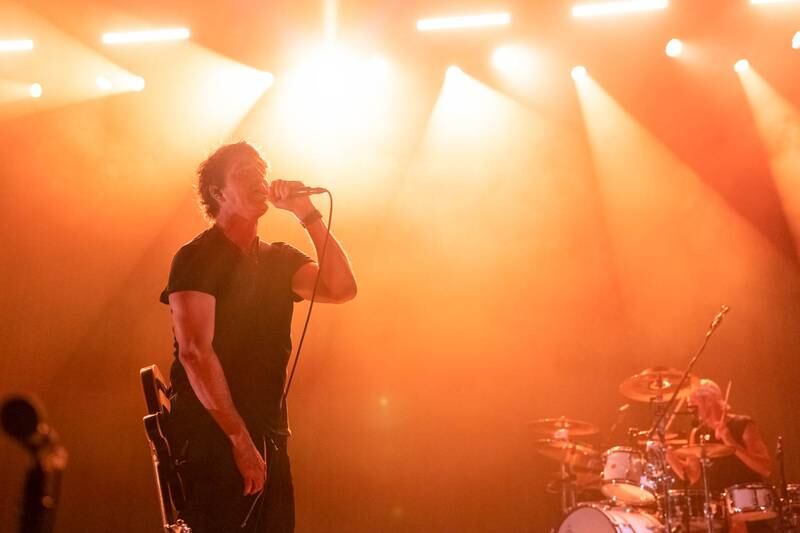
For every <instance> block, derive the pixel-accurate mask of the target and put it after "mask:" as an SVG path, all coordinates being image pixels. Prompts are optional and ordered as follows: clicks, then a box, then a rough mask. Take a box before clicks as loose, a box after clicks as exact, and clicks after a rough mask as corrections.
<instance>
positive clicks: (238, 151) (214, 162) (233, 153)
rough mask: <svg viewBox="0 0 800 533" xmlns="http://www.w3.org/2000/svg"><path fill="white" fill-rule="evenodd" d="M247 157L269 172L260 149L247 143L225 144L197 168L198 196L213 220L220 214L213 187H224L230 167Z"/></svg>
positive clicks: (208, 215) (206, 212) (267, 164)
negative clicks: (261, 164) (262, 165)
mask: <svg viewBox="0 0 800 533" xmlns="http://www.w3.org/2000/svg"><path fill="white" fill-rule="evenodd" d="M246 157H255V158H256V159H257V160H258V161H260V162H261V163H263V164H264V167H265V168H266V169H267V170H269V163H268V162H267V161H266V160H265V159H264V158H263V157H262V156H261V153H260V152H259V151H258V149H257V148H256V147H255V146H253V145H252V144H250V143H248V142H247V141H239V142H235V143H231V144H223V145H222V146H220V147H219V148H217V149H216V150H215V151H214V153H212V154H211V155H210V156H208V157H207V158H206V160H205V161H203V162H202V163H200V166H199V167H197V194H198V196H199V197H200V205H201V206H202V208H203V210H204V211H205V214H206V216H207V217H208V218H210V219H212V220H213V219H215V218H217V215H218V214H219V203H218V202H217V199H216V198H214V195H212V194H211V187H212V186H216V187H223V186H224V185H225V175H226V174H227V171H228V167H229V165H230V164H231V163H232V162H233V161H235V160H237V159H240V158H246Z"/></svg>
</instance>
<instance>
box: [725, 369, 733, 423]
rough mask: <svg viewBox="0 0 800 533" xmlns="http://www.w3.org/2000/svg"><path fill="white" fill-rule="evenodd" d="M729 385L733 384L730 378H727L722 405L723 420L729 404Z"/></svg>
mask: <svg viewBox="0 0 800 533" xmlns="http://www.w3.org/2000/svg"><path fill="white" fill-rule="evenodd" d="M731 385H733V381H732V380H730V379H729V380H728V387H727V388H726V389H725V405H724V406H723V407H722V419H723V420H725V416H726V415H727V414H728V409H729V408H730V405H729V404H728V398H730V397H731Z"/></svg>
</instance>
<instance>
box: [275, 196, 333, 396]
mask: <svg viewBox="0 0 800 533" xmlns="http://www.w3.org/2000/svg"><path fill="white" fill-rule="evenodd" d="M325 194H327V195H328V199H329V203H328V206H329V207H328V231H327V232H326V233H325V240H324V241H323V242H322V253H321V254H320V256H319V268H318V270H317V276H316V279H315V280H314V289H313V290H312V291H311V300H310V303H309V304H308V312H307V313H306V320H305V322H304V323H303V332H302V333H301V334H300V340H299V341H298V343H297V351H296V352H295V355H294V363H293V364H292V370H291V371H290V372H289V378H288V379H287V380H286V387H285V388H284V389H283V396H282V397H281V411H283V409H284V407H285V406H286V397H287V396H289V389H290V388H291V386H292V380H293V379H294V373H295V371H296V370H297V363H298V362H299V361H300V351H301V350H302V349H303V341H304V340H305V338H306V332H307V331H308V323H309V321H310V320H311V311H312V310H313V309H314V301H315V300H316V297H317V289H318V288H319V276H320V274H322V265H323V264H324V262H325V253H326V252H327V251H328V239H329V238H330V236H331V220H332V219H333V195H332V194H331V191H329V190H328V189H325Z"/></svg>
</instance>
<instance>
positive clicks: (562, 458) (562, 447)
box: [533, 439, 601, 471]
mask: <svg viewBox="0 0 800 533" xmlns="http://www.w3.org/2000/svg"><path fill="white" fill-rule="evenodd" d="M533 449H534V450H536V451H537V452H539V453H540V454H542V455H544V456H545V457H547V458H549V459H554V460H556V461H558V462H559V463H565V464H568V465H571V466H574V467H576V468H577V469H579V470H583V471H587V470H599V469H600V468H601V461H600V452H598V451H597V450H595V449H594V448H592V447H591V446H587V445H586V444H578V443H576V442H568V441H565V440H556V439H539V440H537V441H536V443H535V444H534V445H533Z"/></svg>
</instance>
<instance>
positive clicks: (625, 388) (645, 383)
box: [619, 366, 698, 402]
mask: <svg viewBox="0 0 800 533" xmlns="http://www.w3.org/2000/svg"><path fill="white" fill-rule="evenodd" d="M681 377H683V372H681V371H680V370H675V369H674V368H668V367H665V366H654V367H652V368H647V369H645V370H642V371H641V372H639V373H638V374H635V375H633V376H631V377H629V378H626V379H625V380H624V381H623V382H622V383H620V385H619V392H621V393H622V395H623V396H625V397H626V398H629V399H631V400H635V401H637V402H653V401H656V402H666V401H668V400H669V399H670V398H671V397H672V394H673V393H674V392H675V389H676V388H677V387H678V382H679V381H680V380H681ZM697 383H698V378H697V376H695V375H693V374H689V377H688V378H686V382H685V383H684V385H683V387H682V388H681V391H680V393H678V398H683V397H685V396H688V394H689V392H690V391H691V390H692V388H693V387H694V385H696V384H697Z"/></svg>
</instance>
